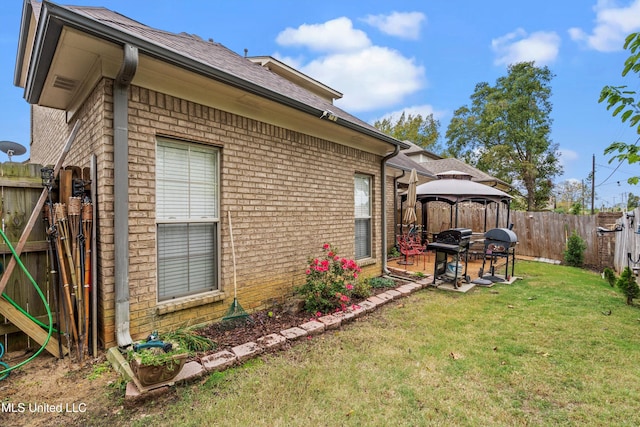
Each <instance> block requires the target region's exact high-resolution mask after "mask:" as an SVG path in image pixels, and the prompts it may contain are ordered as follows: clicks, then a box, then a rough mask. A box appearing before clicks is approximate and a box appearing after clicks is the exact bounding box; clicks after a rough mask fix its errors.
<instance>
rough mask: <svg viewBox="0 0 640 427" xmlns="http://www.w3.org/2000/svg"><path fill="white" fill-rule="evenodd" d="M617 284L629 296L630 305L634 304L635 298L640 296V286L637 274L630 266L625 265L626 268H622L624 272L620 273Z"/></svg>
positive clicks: (628, 302)
mask: <svg viewBox="0 0 640 427" xmlns="http://www.w3.org/2000/svg"><path fill="white" fill-rule="evenodd" d="M616 285H617V286H618V288H620V290H622V293H624V295H625V296H626V297H627V304H628V305H632V304H633V299H634V298H638V296H640V288H639V287H638V283H637V282H636V276H634V274H633V272H632V271H631V269H630V268H629V267H625V268H624V270H622V273H620V277H618V280H617V281H616Z"/></svg>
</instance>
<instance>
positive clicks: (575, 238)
mask: <svg viewBox="0 0 640 427" xmlns="http://www.w3.org/2000/svg"><path fill="white" fill-rule="evenodd" d="M586 249H587V244H586V243H585V242H584V240H582V237H580V235H579V234H578V233H577V232H576V231H575V230H573V233H571V236H569V239H568V240H567V249H566V250H565V251H564V261H565V262H566V263H567V264H568V265H571V266H573V267H582V264H583V263H584V251H585V250H586Z"/></svg>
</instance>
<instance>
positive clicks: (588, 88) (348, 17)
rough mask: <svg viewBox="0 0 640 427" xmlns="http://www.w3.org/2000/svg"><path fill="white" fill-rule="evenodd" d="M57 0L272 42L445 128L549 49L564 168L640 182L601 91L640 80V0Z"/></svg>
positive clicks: (259, 45)
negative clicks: (634, 38) (632, 51)
mask: <svg viewBox="0 0 640 427" xmlns="http://www.w3.org/2000/svg"><path fill="white" fill-rule="evenodd" d="M57 3H59V4H77V5H85V6H104V7H107V8H109V9H112V10H114V11H117V12H119V13H121V14H123V15H126V16H128V17H130V18H133V19H136V20H138V21H140V22H142V23H144V24H146V25H149V26H152V27H155V28H159V29H163V30H167V31H172V32H183V31H184V32H188V33H194V34H197V35H199V36H201V37H202V38H204V39H208V38H212V39H214V40H215V41H217V42H219V43H222V44H223V45H225V46H226V47H228V48H229V49H231V50H233V51H235V52H237V53H238V54H241V55H243V54H244V49H245V48H246V49H248V54H249V55H250V56H258V55H272V56H274V57H276V58H279V59H281V60H283V61H285V62H287V63H289V64H290V65H292V66H294V67H296V68H298V69H300V70H301V71H302V72H304V73H306V74H308V75H310V76H311V77H313V78H315V79H317V80H320V81H322V82H323V83H325V84H327V85H329V86H330V87H332V88H334V89H336V90H338V91H340V92H342V93H343V94H344V97H343V98H342V99H341V100H339V101H338V102H337V104H339V105H340V106H341V107H342V108H344V109H346V110H347V111H349V112H351V113H352V114H354V115H356V116H358V117H360V118H361V119H363V120H365V121H368V122H370V123H373V122H374V121H375V120H377V119H381V118H384V117H387V116H389V115H396V116H397V115H398V114H399V113H400V112H402V111H407V112H409V113H412V114H416V113H420V114H422V115H426V114H429V113H433V114H434V116H435V117H436V118H437V119H438V120H439V121H440V123H441V127H440V131H441V134H442V135H443V137H444V134H445V133H446V130H447V126H448V124H449V121H450V119H451V117H452V115H453V112H454V111H455V110H456V109H457V108H459V107H461V106H462V105H465V104H469V97H470V95H471V94H472V93H473V90H474V87H475V85H476V84H477V83H479V82H488V83H489V84H492V85H493V84H494V83H495V81H496V79H497V78H499V77H501V76H504V75H506V74H507V66H508V64H510V63H514V62H519V61H536V64H537V65H540V66H541V65H546V66H548V67H549V68H550V69H551V71H552V72H553V73H554V74H555V76H556V77H555V78H554V79H553V81H552V82H551V86H552V90H553V96H552V98H551V102H552V103H553V107H554V108H553V113H552V118H553V131H552V135H551V139H552V140H553V142H555V143H558V144H559V146H560V150H561V152H562V158H561V159H562V163H563V165H564V170H565V173H564V175H563V176H561V177H559V178H557V179H556V181H557V182H561V181H564V180H569V179H577V180H581V179H585V178H586V177H587V175H588V174H589V172H590V171H591V165H592V155H595V157H596V185H597V188H596V192H597V196H598V198H597V200H596V206H598V207H600V206H602V205H605V206H610V205H612V204H613V203H619V202H620V201H621V200H623V199H625V198H626V197H627V195H628V193H629V192H632V193H634V194H636V195H638V194H640V188H639V187H638V186H629V185H628V184H626V180H627V178H629V177H630V176H632V175H638V174H640V169H639V168H638V167H637V165H628V164H622V165H620V166H619V167H618V168H617V169H616V166H618V163H617V162H614V163H611V164H610V163H609V162H608V161H609V157H608V156H605V155H604V153H603V151H604V148H605V147H606V146H608V145H609V144H610V143H611V142H613V141H623V142H627V143H633V142H635V140H636V139H637V137H638V135H637V134H636V132H635V131H634V130H633V129H631V128H629V127H628V125H626V124H622V123H621V122H620V121H619V119H618V118H613V117H611V114H610V112H609V111H607V110H606V108H605V106H604V105H602V104H599V103H598V97H599V94H600V91H601V89H602V87H603V86H605V85H621V84H627V85H629V87H630V88H631V89H633V90H638V89H639V86H640V84H639V80H638V78H637V77H636V76H633V77H631V78H627V79H623V78H622V77H621V70H622V65H623V62H624V60H625V59H626V58H627V56H628V54H627V53H626V52H625V51H623V50H622V46H623V42H624V37H625V36H626V35H627V34H629V33H631V32H634V31H640V0H619V1H615V0H562V1H557V0H521V1H512V0H485V1H482V2H481V1H477V0H459V1H456V2H450V1H424V0H411V1H410V0H395V1H388V0H387V1H378V0H368V1H344V0H324V1H300V0H280V1H277V0H271V1H269V0H254V1H243V0H236V1H190V0H182V1H175V0H154V1H146V0H137V1H132V0H126V1H123V0H99V1H94V0H85V1H81V0H70V1H60V2H57ZM0 8H1V9H0V10H1V12H2V13H1V14H0V54H1V55H2V56H1V58H0V93H1V97H0V111H1V112H2V114H0V129H2V131H1V133H0V140H11V141H16V142H19V143H21V144H23V145H26V146H28V144H29V105H28V104H27V103H26V101H24V99H23V97H22V94H23V91H22V89H21V88H16V87H14V86H13V71H14V66H15V58H16V50H17V42H18V33H19V25H20V14H21V10H22V1H21V0H6V1H3V2H2V6H0ZM27 157H28V155H25V156H20V157H14V160H16V161H22V160H25V159H26V158H27ZM0 161H6V157H5V155H4V153H0ZM618 182H619V183H620V184H618Z"/></svg>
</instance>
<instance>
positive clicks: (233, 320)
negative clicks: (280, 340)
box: [222, 211, 253, 328]
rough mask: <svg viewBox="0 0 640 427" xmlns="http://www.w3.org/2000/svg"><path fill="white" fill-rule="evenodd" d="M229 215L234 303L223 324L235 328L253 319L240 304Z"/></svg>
mask: <svg viewBox="0 0 640 427" xmlns="http://www.w3.org/2000/svg"><path fill="white" fill-rule="evenodd" d="M227 213H228V214H229V235H230V237H231V257H232V259H233V302H232V303H231V307H229V310H227V314H226V315H225V316H224V317H223V318H222V324H223V325H225V326H226V327H230V328H234V327H236V326H239V325H240V324H242V323H247V322H253V319H252V318H251V316H250V315H249V313H247V312H246V311H244V309H243V308H242V306H241V305H240V303H239V302H238V284H237V281H236V249H235V246H234V244H233V226H232V225H231V211H227Z"/></svg>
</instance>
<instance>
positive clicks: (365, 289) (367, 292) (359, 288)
mask: <svg viewBox="0 0 640 427" xmlns="http://www.w3.org/2000/svg"><path fill="white" fill-rule="evenodd" d="M370 296H371V285H369V282H368V281H366V280H358V281H357V282H356V283H354V284H353V289H352V290H351V297H352V298H357V299H366V298H368V297H370Z"/></svg>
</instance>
